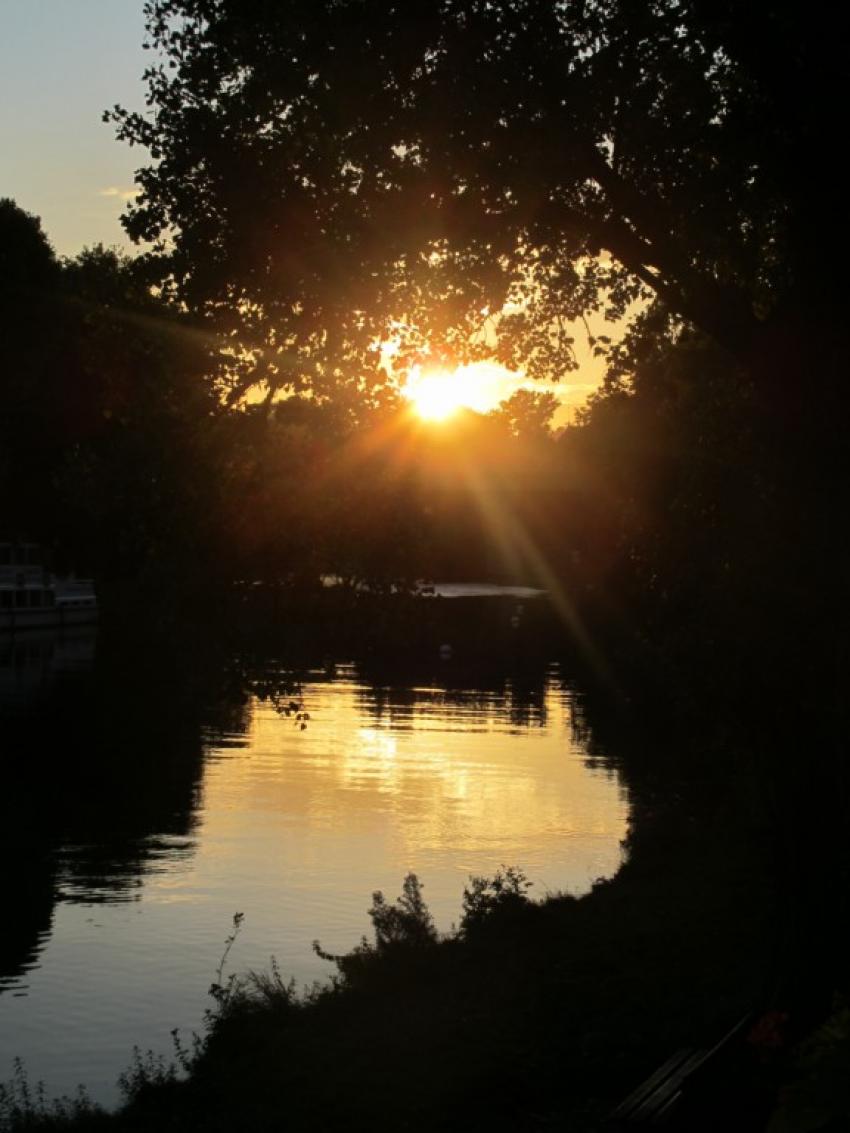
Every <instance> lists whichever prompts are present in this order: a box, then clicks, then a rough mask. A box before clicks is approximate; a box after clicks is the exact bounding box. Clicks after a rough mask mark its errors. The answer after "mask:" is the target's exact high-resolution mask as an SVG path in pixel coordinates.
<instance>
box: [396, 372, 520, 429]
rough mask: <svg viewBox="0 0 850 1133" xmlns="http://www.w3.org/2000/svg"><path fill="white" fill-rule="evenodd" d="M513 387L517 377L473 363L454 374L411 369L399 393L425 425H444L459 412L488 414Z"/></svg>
mask: <svg viewBox="0 0 850 1133" xmlns="http://www.w3.org/2000/svg"><path fill="white" fill-rule="evenodd" d="M515 386H516V375H513V374H510V373H509V371H507V370H504V369H503V368H502V367H501V366H496V365H494V364H492V363H489V362H473V363H472V364H471V365H469V366H458V368H457V369H456V370H452V371H449V370H422V369H421V368H420V367H419V366H414V368H413V369H412V370H411V371H410V376H409V377H408V379H407V382H406V383H405V385H404V386H403V387H402V393H403V394H404V396H405V397H407V398H409V399H410V401H411V402H412V403H413V408H414V410H415V411H416V413H417V414H418V415H419V416H420V417H422V418H423V419H424V420H425V421H445V420H446V419H447V418H448V417H451V416H452V414H453V413H456V412H457V411H458V409H461V408H465V409H474V410H475V411H476V412H477V413H489V412H490V410H491V409H495V408H496V406H497V405H498V404H499V402H500V401H502V400H503V399H504V398H505V397H507V396H509V394H510V393H511V392H512V389H513V388H515Z"/></svg>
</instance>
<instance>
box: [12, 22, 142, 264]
mask: <svg viewBox="0 0 850 1133" xmlns="http://www.w3.org/2000/svg"><path fill="white" fill-rule="evenodd" d="M142 7H143V0H0V197H11V198H12V199H13V200H15V201H16V202H17V203H18V205H20V207H21V208H23V209H26V211H27V212H31V213H35V215H36V216H39V217H41V220H42V226H43V228H44V230H45V232H46V233H47V236H48V238H49V239H50V241H51V243H52V244H53V246H54V248H55V249H56V251H57V252H58V253H59V254H60V255H74V254H75V253H77V252H79V251H80V250H81V249H82V248H83V247H85V246H88V245H92V244H97V243H104V244H119V245H121V246H125V247H126V246H127V243H128V242H127V239H126V237H125V236H124V233H123V230H122V228H121V226H120V224H119V220H118V218H119V216H120V214H121V211H122V208H123V206H124V203H125V200H126V198H125V197H122V196H121V194H122V193H127V192H129V191H130V190H131V189H132V186H133V171H134V169H135V168H136V167H137V166H139V165H142V164H143V163H144V156H145V155H144V153H143V152H142V151H141V150H138V149H137V150H132V149H130V147H129V146H126V145H123V144H121V143H119V142H117V141H116V140H115V129H114V126H112V125H109V124H107V123H104V122H102V121H101V117H102V114H103V111H104V110H106V109H108V108H109V107H111V106H113V105H114V104H115V103H121V104H123V105H124V106H127V107H130V108H133V109H141V108H142V107H143V106H144V86H143V84H142V82H141V75H142V72H143V71H144V68H145V66H146V65H147V64H148V62H149V60H150V55H149V53H148V52H146V51H144V50H143V49H142V42H143V38H144V21H143V14H142Z"/></svg>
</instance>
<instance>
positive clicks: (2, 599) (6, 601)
mask: <svg viewBox="0 0 850 1133" xmlns="http://www.w3.org/2000/svg"><path fill="white" fill-rule="evenodd" d="M11 608H12V591H11V590H0V610H10V609H11Z"/></svg>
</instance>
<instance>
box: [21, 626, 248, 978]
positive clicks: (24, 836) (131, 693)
mask: <svg viewBox="0 0 850 1133" xmlns="http://www.w3.org/2000/svg"><path fill="white" fill-rule="evenodd" d="M42 645H43V648H42V649H41V651H39V650H36V651H35V652H34V651H33V650H32V649H30V648H29V647H27V648H26V649H23V650H22V651H21V650H18V651H17V652H16V653H15V664H16V665H17V666H18V668H19V669H22V670H27V669H28V670H29V671H28V673H27V675H26V677H25V678H24V679H23V680H19V681H18V684H19V687H21V688H23V689H25V690H26V695H24V696H19V697H17V698H11V700H9V699H7V703H6V705H5V711H4V712H3V716H4V719H3V720H2V731H3V762H2V776H3V790H2V792H1V793H0V829H2V834H0V885H2V897H3V901H4V904H5V905H6V909H7V915H5V916H4V922H5V923H4V929H3V932H2V933H0V979H2V978H3V977H4V976H5V977H9V976H16V975H20V973H21V972H22V971H24V970H25V969H26V967H27V966H28V965H31V963H32V962H33V960H34V958H35V956H36V954H37V952H38V951H39V948H40V945H41V939H42V937H43V934H44V933H45V932H46V931H47V930H48V929H49V926H50V920H51V915H52V909H53V904H54V902H55V901H56V900H57V899H59V900H71V901H81V902H90V901H95V902H96V901H106V902H114V901H126V900H134V899H136V898H137V897H138V892H139V889H140V888H141V885H142V883H143V879H144V877H145V875H146V874H148V873H150V872H151V871H154V870H156V869H157V868H158V867H159V866H160V864H161V863H162V862H163V861H164V860H165V859H167V860H170V861H173V860H174V859H175V857H179V856H183V855H188V854H191V853H192V852H193V845H194V843H193V830H194V827H195V823H196V811H197V806H198V801H199V793H200V787H201V776H202V770H203V743H202V731H203V730H204V728H205V726H206V725H209V726H211V727H212V729H213V730H218V729H224V730H227V731H230V732H234V731H239V730H240V729H244V726H245V724H246V711H247V709H246V704H245V698H244V697H241V698H240V697H238V696H235V695H234V690H233V689H232V688H231V687H229V686H228V685H227V684H226V683H225V684H224V685H223V686H222V683H221V681H220V678H219V674H220V671H221V670H220V668H218V663H217V661H216V660H215V659H211V660H210V661H209V662H208V663H207V664H205V665H202V664H190V663H187V662H186V658H185V657H184V656H179V657H178V656H169V655H168V653H167V651H166V650H163V651H161V652H158V651H157V650H155V649H150V648H146V649H138V650H137V651H135V652H131V651H130V650H122V651H120V652H116V651H111V652H110V651H106V652H104V653H102V654H101V655H100V656H99V657H98V659H97V662H96V663H92V662H91V661H90V663H89V665H88V667H86V666H85V665H84V664H81V663H79V659H78V663H76V664H74V665H68V666H65V667H64V668H63V667H61V666H60V668H59V670H58V671H57V669H56V666H55V665H52V664H47V665H45V663H44V658H45V656H53V657H54V658H55V656H56V646H55V645H54V646H52V647H51V646H50V644H49V642H44V643H42ZM51 648H52V649H53V653H52V654H51V652H50V650H51ZM9 652H10V649H9V647H7V649H6V655H7V656H8V654H9ZM7 687H8V682H7ZM9 926H11V927H9Z"/></svg>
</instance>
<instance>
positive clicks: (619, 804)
mask: <svg viewBox="0 0 850 1133" xmlns="http://www.w3.org/2000/svg"><path fill="white" fill-rule="evenodd" d="M353 676H354V674H353V673H350V674H349V679H347V680H342V681H337V682H323V683H317V684H313V685H309V686H307V687H306V688H305V690H304V703H305V707H306V709H307V710H308V711H309V713H310V717H311V720H310V725H309V727H308V729H307V730H306V731H304V732H301V731H300V730H297V729H293V728H292V726H291V723H290V721H288V720H287V719H286V718H282V717H280V716H279V715H277V713H276V712H275V711H274V710H273V708H272V707H271V706H269V705H264V704H257V705H256V706H255V711H254V716H253V721H252V725H251V730H250V735H249V743H248V747H247V748H246V750H245V751H244V752H238V753H231V752H228V755H230V756H231V757H230V758H226V759H221V760H219V761H217V762H216V763H214V764H213V765H211V766H210V768H209V771H208V777H207V805H206V809H207V812H208V813H210V814H212V813H218V814H235V813H236V812H241V813H243V814H244V813H251V814H253V815H255V818H254V820H253V821H255V822H261V823H264V822H272V823H273V822H282V823H283V825H284V826H285V827H287V828H290V829H291V828H297V829H298V830H299V831H300V834H299V839H298V843H299V844H296V845H291V846H290V847H289V849H288V850H287V854H288V856H289V857H290V858H294V859H295V860H297V859H299V858H300V857H301V856H302V855H308V856H309V855H311V854H312V853H314V852H315V851H316V849H317V845H316V841H317V839H318V841H319V842H321V841H322V838H323V837H324V836H325V835H327V833H328V832H333V840H334V845H335V850H334V852H335V853H342V854H343V856H344V857H345V858H346V867H347V868H350V867H351V866H352V865H353V864H356V859H357V857H358V855H360V856H361V858H362V860H363V862H364V863H366V862H367V861H368V860H371V859H373V857H374V854H375V852H376V844H379V845H380V846H381V847H382V849H381V851H380V852H381V853H383V854H388V855H389V856H390V857H392V858H393V859H395V860H397V861H398V862H399V868H402V863H404V865H403V868H410V867H413V868H416V867H417V866H421V865H422V863H424V862H433V861H434V860H435V859H442V860H444V861H446V862H447V863H453V864H452V868H454V869H459V868H461V869H463V870H467V871H468V870H469V869H473V870H477V871H479V872H488V871H489V872H492V871H493V870H494V869H495V868H497V867H498V866H499V865H500V864H501V863H502V862H508V863H516V864H520V865H522V864H523V863H524V862H527V861H528V860H529V859H533V860H535V861H545V860H546V859H547V858H548V859H552V860H561V859H563V858H564V855H565V847H567V846H568V844H569V845H570V846H571V850H570V852H571V853H573V855H574V856H575V857H576V862H575V865H576V872H577V873H578V875H579V876H581V875H582V873H583V874H584V877H585V878H587V876H588V870H590V876H591V877H595V876H598V875H600V874H602V873H604V872H613V870H614V869H616V866H617V864H618V861H619V852H620V851H619V842H620V840H621V839H622V837H623V836H624V834H625V821H626V803H625V799H624V797H623V794H622V791H621V790H620V789H619V788H618V786H617V784H616V782H615V781H614V779H613V777H612V775H611V774H610V773H609V772H606V771H600V770H592V769H589V768H588V767H587V765H586V763H585V760H584V758H583V753H582V751H581V750H580V748H579V747H578V746H577V744H576V743H575V741H574V740H572V739H571V708H570V702H569V698H568V697H567V696H565V695H564V693H563V692H562V691H561V689H560V688H559V687H558V686H557V684H556V683H555V682H554V681H552V682H550V683H549V684H548V686H547V687H546V689H545V696H544V698H543V701H542V703H541V704H540V705H539V712H538V713H536V714H535V713H532V714H531V717H530V719H531V723H530V724H529V725H528V726H525V727H520V726H517V723H516V720H512V718H511V711H510V709H511V704H510V701H509V699H508V700H507V702H506V701H505V700H503V699H502V698H499V697H496V696H493V697H490V698H489V699H488V698H480V699H477V700H476V699H474V698H472V697H470V696H469V695H466V696H463V695H460V696H458V698H457V699H456V700H455V701H452V700H451V699H450V698H449V697H448V696H446V695H445V694H439V693H438V694H436V695H433V690H429V691H430V693H431V695H429V693H425V694H424V695H423V694H422V693H420V694H419V696H418V697H416V698H414V701H413V703H412V704H411V703H409V702H408V703H405V704H401V705H395V706H392V705H391V706H387V704H386V703H378V702H377V700H376V698H375V695H374V693H373V692H372V691H370V690H369V689H368V688H364V687H362V686H360V685H359V684H358V683H357V682H356V681H355V680H354V679H353ZM407 696H409V690H408V692H407ZM322 831H324V832H325V835H322V833H321V832H322ZM231 833H233V832H232V831H231ZM364 839H365V842H364ZM366 843H370V844H369V845H367V844H366ZM579 843H582V844H584V847H585V849H584V850H582V849H581V848H580V847H579V846H578V844H579ZM583 853H584V857H585V858H586V859H587V861H582V860H581V859H582V854H583ZM320 856H321V855H319V857H320ZM591 861H592V862H593V863H595V864H593V865H588V863H589V862H591ZM603 861H604V863H605V865H604V867H603V868H600V867H599V864H598V863H600V862H603ZM458 862H462V863H463V865H462V866H460V865H458V864H457V863H458ZM568 881H569V878H564V879H563V884H564V885H566V886H567V887H570V886H569V885H568ZM365 884H366V885H371V881H368V880H367V881H366V882H365ZM461 884H462V880H461V882H460V884H459V885H458V893H459V890H460V885H461Z"/></svg>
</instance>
